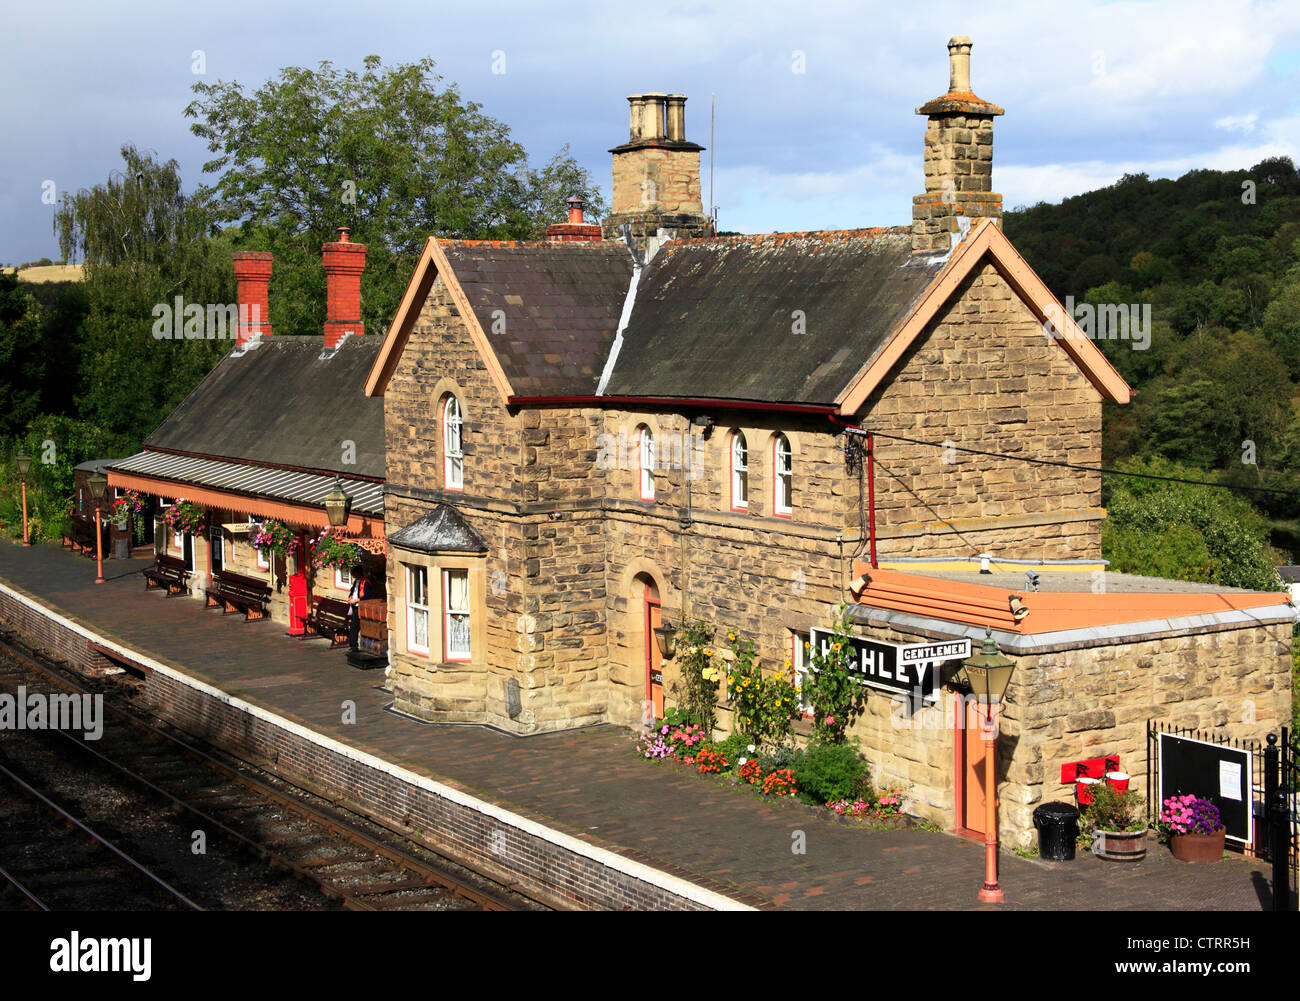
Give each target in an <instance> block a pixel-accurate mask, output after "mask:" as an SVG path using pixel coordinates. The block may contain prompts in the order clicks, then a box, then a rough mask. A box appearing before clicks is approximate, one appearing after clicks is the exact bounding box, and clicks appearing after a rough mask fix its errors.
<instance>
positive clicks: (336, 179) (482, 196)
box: [185, 56, 604, 334]
mask: <svg viewBox="0 0 1300 1001" xmlns="http://www.w3.org/2000/svg"><path fill="white" fill-rule="evenodd" d="M194 93H195V95H196V97H195V99H194V100H193V101H192V102H191V103H190V105H189V106H188V107H187V108H186V109H185V114H186V117H188V118H191V119H193V124H192V125H191V131H192V132H193V133H194V134H195V135H196V136H198V137H199V138H201V139H203V140H206V142H207V146H208V149H209V151H211V152H212V153H213V154H215V156H214V158H213V159H212V160H210V161H208V162H207V163H206V164H204V172H205V173H210V174H216V175H217V178H216V182H215V184H214V185H213V186H212V187H211V188H206V189H203V190H202V192H201V193H202V194H203V195H204V196H209V195H210V196H211V197H212V198H213V199H214V200H215V202H216V204H217V206H218V218H219V219H220V221H221V222H223V223H229V224H233V225H234V226H236V227H237V243H238V245H239V247H240V248H241V249H253V250H270V251H273V252H274V253H275V255H276V267H275V272H274V275H273V277H272V279H271V281H272V286H271V287H272V293H271V322H272V325H273V326H274V327H275V329H276V330H277V331H278V332H281V333H298V334H318V333H319V331H320V330H321V327H322V324H323V322H324V319H325V295H324V272H323V270H322V267H321V263H320V249H321V244H323V243H326V242H330V241H333V240H335V239H336V238H337V235H336V232H335V230H336V228H337V227H339V226H344V225H346V226H349V227H351V228H352V236H351V239H352V240H353V241H355V242H359V243H364V244H366V245H367V248H368V249H367V260H366V270H365V273H364V274H363V275H362V288H361V291H362V296H361V301H362V319H363V321H364V322H365V324H366V326H367V327H369V328H370V329H372V330H376V331H379V330H384V329H386V328H387V326H388V323H389V321H390V320H391V319H392V316H393V314H394V312H395V311H396V309H397V306H398V304H399V303H400V302H401V298H402V295H403V293H404V292H405V289H406V284H407V281H408V280H409V279H410V275H411V271H412V270H413V268H414V266H415V262H416V260H417V258H418V256H419V253H420V251H421V249H422V248H423V246H424V242H425V240H426V239H427V238H428V237H429V236H439V237H446V238H456V239H528V238H534V237H538V236H540V235H541V234H542V232H543V231H544V229H545V227H546V225H547V224H548V223H552V222H559V221H562V220H563V219H564V218H565V212H564V205H563V202H564V199H565V198H567V197H568V196H569V195H572V194H578V195H579V196H581V197H584V198H585V199H586V200H587V203H588V209H589V212H590V213H591V214H592V215H593V216H594V217H597V218H599V215H600V214H601V213H602V212H603V209H604V204H603V201H602V200H601V197H600V194H599V191H598V190H597V188H596V184H595V182H594V180H593V179H592V178H591V177H590V175H589V174H588V173H587V171H586V170H584V169H583V168H582V167H581V166H579V165H578V164H577V163H576V162H575V161H574V160H573V158H572V157H570V156H569V155H568V150H567V148H565V149H562V150H561V151H560V152H559V153H557V154H556V155H555V156H554V157H553V158H552V159H551V160H550V161H549V162H548V163H547V164H546V165H545V166H543V167H542V168H540V169H536V170H534V169H530V168H529V166H528V162H527V158H526V156H525V153H524V149H523V147H522V146H521V145H519V143H517V142H515V141H514V139H512V138H511V135H510V130H509V128H508V127H507V126H506V125H504V124H502V123H501V122H498V121H496V120H495V119H492V118H490V117H488V116H487V115H485V114H483V113H482V110H481V107H480V106H479V105H478V104H475V103H474V102H472V101H464V100H463V99H462V98H461V96H460V93H459V91H458V90H457V88H456V87H455V85H448V86H445V87H444V86H442V77H441V76H439V75H438V74H436V73H435V72H434V63H433V60H431V59H427V58H426V59H421V60H420V61H418V62H414V63H404V64H398V65H395V66H392V67H384V66H383V65H382V60H381V59H380V58H379V57H378V56H368V57H367V58H366V59H365V61H364V66H363V68H362V69H361V70H360V71H357V70H352V69H348V70H340V69H338V68H336V67H335V66H333V65H332V64H331V63H329V62H322V63H321V64H320V65H319V66H318V67H317V68H315V69H309V68H303V67H296V66H294V67H288V68H286V69H283V70H281V71H280V75H279V76H278V77H276V78H275V79H272V80H268V81H267V82H266V83H264V84H262V86H260V87H259V88H257V89H256V90H255V91H252V92H251V93H245V91H244V89H243V88H242V86H241V85H240V84H238V83H235V82H226V81H219V82H217V83H203V82H199V83H197V84H195V85H194Z"/></svg>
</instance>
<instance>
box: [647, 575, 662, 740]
mask: <svg viewBox="0 0 1300 1001" xmlns="http://www.w3.org/2000/svg"><path fill="white" fill-rule="evenodd" d="M663 621H664V615H663V609H662V608H661V607H660V606H659V599H658V598H657V597H655V596H654V595H653V594H652V593H651V591H650V588H649V587H647V588H646V593H645V697H646V701H647V702H649V703H650V704H651V705H652V706H653V707H654V712H655V719H663V717H664V672H663V656H662V655H661V654H660V653H659V644H658V642H657V641H656V640H655V632H654V631H655V630H656V629H657V628H658V627H659V626H661V625H663Z"/></svg>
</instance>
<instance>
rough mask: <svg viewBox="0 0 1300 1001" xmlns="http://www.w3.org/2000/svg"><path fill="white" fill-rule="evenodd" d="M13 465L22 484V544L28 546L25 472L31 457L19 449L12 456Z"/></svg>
mask: <svg viewBox="0 0 1300 1001" xmlns="http://www.w3.org/2000/svg"><path fill="white" fill-rule="evenodd" d="M14 465H15V466H17V467H18V479H20V480H21V481H22V484H23V545H24V546H30V545H31V542H30V541H28V538H27V474H28V472H30V471H31V468H32V457H31V456H30V455H28V454H27V453H26V452H24V451H23V450H22V449H19V450H18V454H17V455H16V456H15V457H14Z"/></svg>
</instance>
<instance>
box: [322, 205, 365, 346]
mask: <svg viewBox="0 0 1300 1001" xmlns="http://www.w3.org/2000/svg"><path fill="white" fill-rule="evenodd" d="M349 232H350V230H349V229H348V228H347V227H346V226H340V227H339V239H338V242H337V243H327V244H325V245H324V246H322V247H321V248H320V249H321V260H322V262H323V263H324V265H325V346H326V347H327V348H332V347H334V345H336V344H338V342H339V341H340V340H342V338H343V335H344V334H354V335H357V336H360V335H361V334H364V333H365V332H366V330H365V328H364V327H363V326H362V325H361V272H363V271H364V270H365V269H366V245H365V244H364V243H352V242H350V241H349V240H348V233H349Z"/></svg>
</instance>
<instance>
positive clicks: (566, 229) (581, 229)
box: [546, 195, 600, 243]
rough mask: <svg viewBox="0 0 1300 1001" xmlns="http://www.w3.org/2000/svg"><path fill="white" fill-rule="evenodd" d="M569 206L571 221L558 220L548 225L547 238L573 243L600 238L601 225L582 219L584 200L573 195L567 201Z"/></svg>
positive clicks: (558, 241)
mask: <svg viewBox="0 0 1300 1001" xmlns="http://www.w3.org/2000/svg"><path fill="white" fill-rule="evenodd" d="M565 204H567V205H568V206H569V221H568V222H557V223H553V224H551V225H550V226H547V227H546V239H548V240H550V241H551V242H552V243H573V242H575V241H579V240H599V239H600V227H599V226H597V225H595V224H594V223H587V222H583V221H582V206H583V204H584V203H583V201H582V199H581V198H579V197H578V196H577V195H572V196H570V197H569V199H568V200H567V201H566V203H565Z"/></svg>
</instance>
